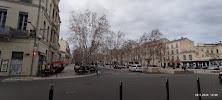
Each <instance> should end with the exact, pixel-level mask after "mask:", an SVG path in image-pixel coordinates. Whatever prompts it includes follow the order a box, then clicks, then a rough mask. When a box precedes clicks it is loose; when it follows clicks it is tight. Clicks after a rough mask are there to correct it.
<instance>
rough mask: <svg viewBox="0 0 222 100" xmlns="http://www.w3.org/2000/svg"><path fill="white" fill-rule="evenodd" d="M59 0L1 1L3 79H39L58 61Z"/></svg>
mask: <svg viewBox="0 0 222 100" xmlns="http://www.w3.org/2000/svg"><path fill="white" fill-rule="evenodd" d="M59 1H60V0H0V60H1V65H0V76H14V75H38V74H39V73H40V71H41V70H42V69H44V68H45V67H44V66H45V65H47V64H48V63H50V62H53V61H57V60H59V57H60V53H59V47H60V45H59V43H58V41H59V30H60V23H61V21H60V16H59V8H58V4H59Z"/></svg>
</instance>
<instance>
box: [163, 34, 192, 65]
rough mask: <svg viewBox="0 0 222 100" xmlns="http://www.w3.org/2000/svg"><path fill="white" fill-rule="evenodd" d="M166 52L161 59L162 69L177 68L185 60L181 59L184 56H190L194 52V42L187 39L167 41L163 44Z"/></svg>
mask: <svg viewBox="0 0 222 100" xmlns="http://www.w3.org/2000/svg"><path fill="white" fill-rule="evenodd" d="M165 46H166V50H165V51H164V52H165V53H164V56H163V58H162V61H163V62H162V65H163V66H164V67H179V65H181V63H183V62H184V61H186V60H187V59H183V57H184V54H185V53H186V56H185V58H186V57H187V55H192V54H190V53H192V51H195V48H194V42H193V41H191V40H189V39H188V38H181V39H178V40H173V41H169V42H167V43H166V44H165Z"/></svg>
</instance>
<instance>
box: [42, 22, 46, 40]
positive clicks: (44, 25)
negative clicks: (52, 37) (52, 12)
mask: <svg viewBox="0 0 222 100" xmlns="http://www.w3.org/2000/svg"><path fill="white" fill-rule="evenodd" d="M45 29H46V23H45V21H44V23H43V34H42V39H43V40H44V39H45Z"/></svg>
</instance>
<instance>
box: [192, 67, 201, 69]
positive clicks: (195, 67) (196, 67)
mask: <svg viewBox="0 0 222 100" xmlns="http://www.w3.org/2000/svg"><path fill="white" fill-rule="evenodd" d="M193 68H194V69H201V67H200V66H194V67H193Z"/></svg>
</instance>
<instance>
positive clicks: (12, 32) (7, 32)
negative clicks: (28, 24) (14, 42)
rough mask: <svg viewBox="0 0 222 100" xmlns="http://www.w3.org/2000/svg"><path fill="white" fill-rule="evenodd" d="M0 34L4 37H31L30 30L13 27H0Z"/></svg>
mask: <svg viewBox="0 0 222 100" xmlns="http://www.w3.org/2000/svg"><path fill="white" fill-rule="evenodd" d="M0 36H3V37H5V36H6V37H24V38H26V37H29V32H28V31H22V30H17V29H15V28H12V27H8V26H5V27H0Z"/></svg>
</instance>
